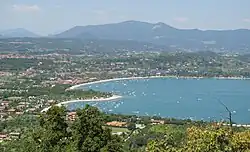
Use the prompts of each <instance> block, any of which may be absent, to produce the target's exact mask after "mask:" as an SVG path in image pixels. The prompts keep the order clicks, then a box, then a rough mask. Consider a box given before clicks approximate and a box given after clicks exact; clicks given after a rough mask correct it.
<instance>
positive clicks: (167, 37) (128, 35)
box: [55, 21, 250, 49]
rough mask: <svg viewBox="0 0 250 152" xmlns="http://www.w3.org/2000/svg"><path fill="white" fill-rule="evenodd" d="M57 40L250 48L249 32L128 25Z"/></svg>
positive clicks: (82, 30) (82, 29) (93, 28)
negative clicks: (127, 41)
mask: <svg viewBox="0 0 250 152" xmlns="http://www.w3.org/2000/svg"><path fill="white" fill-rule="evenodd" d="M55 37H58V38H79V37H82V38H85V39H88V38H89V37H91V38H93V37H94V38H98V39H111V40H134V41H144V42H150V43H154V44H161V45H166V46H172V47H177V48H187V49H188V48H198V49H199V48H206V47H209V48H217V49H243V48H245V49H246V48H250V30H247V29H238V30H206V31H203V30H198V29H177V28H174V27H171V26H169V25H167V24H165V23H161V22H159V23H156V24H152V23H147V22H140V21H125V22H121V23H113V24H104V25H88V26H76V27H74V28H72V29H69V30H67V31H65V32H62V33H60V34H57V35H55Z"/></svg>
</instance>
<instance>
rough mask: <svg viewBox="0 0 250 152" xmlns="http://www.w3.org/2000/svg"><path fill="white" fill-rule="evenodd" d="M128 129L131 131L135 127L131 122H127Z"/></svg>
mask: <svg viewBox="0 0 250 152" xmlns="http://www.w3.org/2000/svg"><path fill="white" fill-rule="evenodd" d="M127 128H128V130H130V131H133V130H135V129H136V125H135V123H133V122H130V123H128V125H127Z"/></svg>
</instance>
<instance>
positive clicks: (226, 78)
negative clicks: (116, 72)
mask: <svg viewBox="0 0 250 152" xmlns="http://www.w3.org/2000/svg"><path fill="white" fill-rule="evenodd" d="M155 78H176V79H223V80H250V78H245V77H191V76H190V77H189V76H148V77H125V78H113V79H104V80H97V81H92V82H87V83H82V84H77V85H73V86H71V87H69V88H68V89H67V90H72V89H77V88H79V87H82V86H86V85H92V84H98V83H104V82H112V81H121V80H136V79H155Z"/></svg>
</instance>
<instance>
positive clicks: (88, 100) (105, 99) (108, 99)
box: [41, 95, 122, 112]
mask: <svg viewBox="0 0 250 152" xmlns="http://www.w3.org/2000/svg"><path fill="white" fill-rule="evenodd" d="M120 98H122V96H118V95H112V96H111V97H108V98H97V99H84V100H70V101H64V102H60V103H58V104H56V106H59V107H60V106H62V105H66V104H69V103H75V102H103V101H113V100H117V99H120ZM50 108H51V106H49V107H47V108H44V109H43V110H42V111H41V112H46V111H48V110H49V109H50Z"/></svg>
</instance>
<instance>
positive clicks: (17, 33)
mask: <svg viewBox="0 0 250 152" xmlns="http://www.w3.org/2000/svg"><path fill="white" fill-rule="evenodd" d="M0 35H2V36H3V37H5V38H8V37H39V35H37V34H35V33H33V32H30V31H28V30H26V29H23V28H17V29H10V30H5V31H0Z"/></svg>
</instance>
